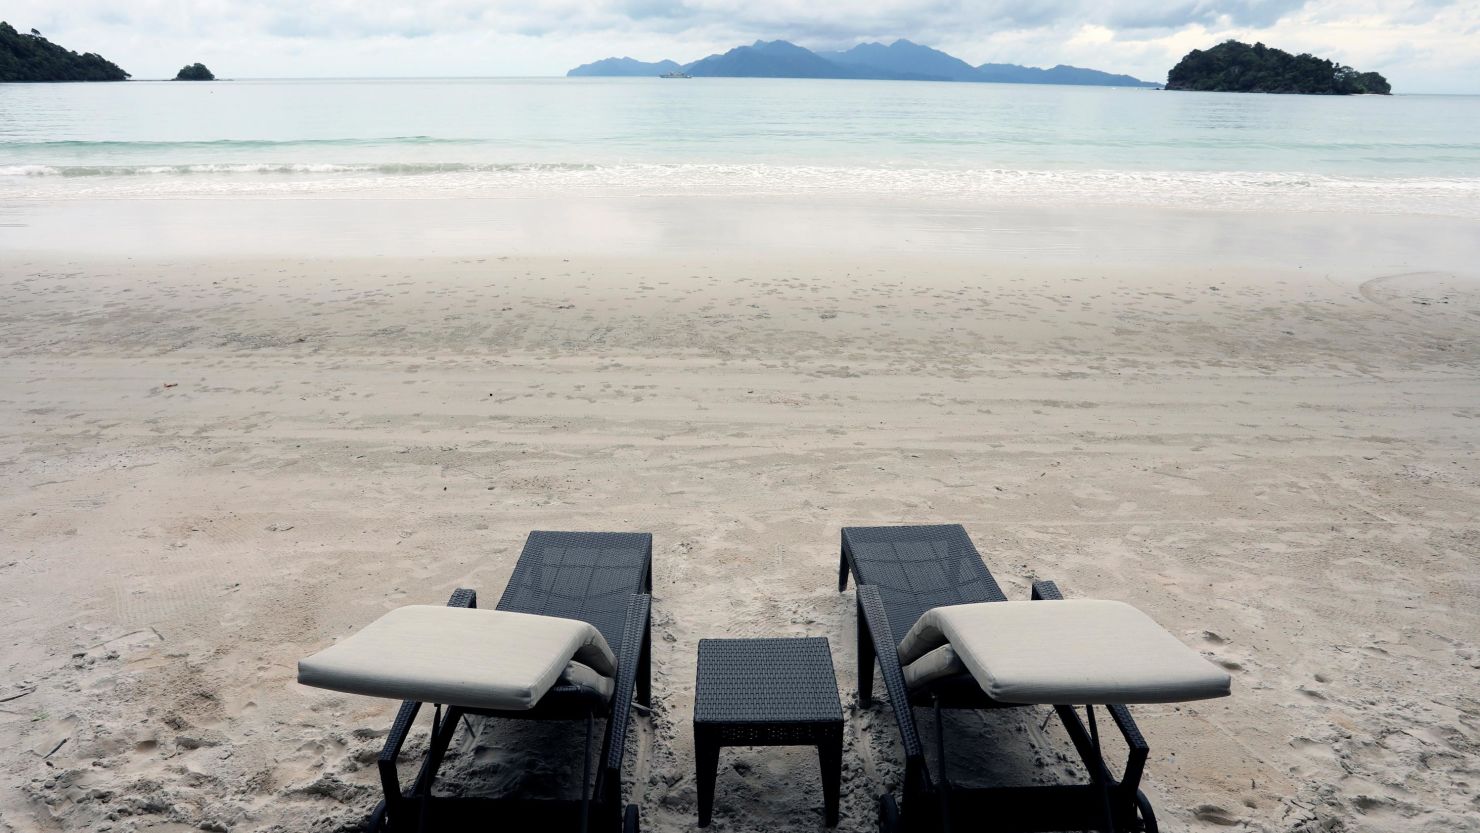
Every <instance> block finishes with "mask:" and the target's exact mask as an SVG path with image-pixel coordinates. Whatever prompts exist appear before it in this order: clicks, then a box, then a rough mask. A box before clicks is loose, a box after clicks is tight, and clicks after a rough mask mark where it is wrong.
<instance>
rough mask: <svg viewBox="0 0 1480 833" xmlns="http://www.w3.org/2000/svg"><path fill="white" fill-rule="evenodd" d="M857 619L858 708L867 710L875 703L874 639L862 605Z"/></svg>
mask: <svg viewBox="0 0 1480 833" xmlns="http://www.w3.org/2000/svg"><path fill="white" fill-rule="evenodd" d="M855 619H856V621H857V628H858V707H859V708H861V709H866V708H868V707H869V705H870V704H872V703H873V701H874V658H875V656H876V655H875V653H874V638H873V634H870V633H869V630H868V620H867V619H866V618H865V617H864V615H863V605H862V604H859V606H858V614H857V616H856V617H855Z"/></svg>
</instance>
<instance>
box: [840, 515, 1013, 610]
mask: <svg viewBox="0 0 1480 833" xmlns="http://www.w3.org/2000/svg"><path fill="white" fill-rule="evenodd" d="M843 549H844V552H845V554H847V555H848V557H849V559H850V560H851V561H852V563H853V566H854V569H855V570H857V572H858V583H859V584H872V585H874V586H876V587H878V588H879V595H880V597H881V598H882V600H883V602H884V607H885V610H886V611H887V613H888V615H889V628H890V630H892V631H893V632H894V633H895V634H897V635H903V634H906V633H908V632H909V630H910V628H912V627H914V625H915V622H916V621H917V620H919V618H920V616H922V615H923V614H924V613H925V611H927V610H930V609H931V608H933V607H943V606H945V605H958V604H972V603H975V602H1001V601H1006V600H1007V597H1006V596H1004V595H1003V594H1002V589H1001V588H999V587H998V586H997V581H996V580H995V579H993V578H992V574H991V573H990V572H989V571H988V570H987V565H986V564H985V563H983V562H982V557H981V555H980V554H979V553H977V551H976V547H975V546H973V545H972V543H971V539H970V538H969V537H967V535H966V530H965V529H964V528H962V527H961V526H960V525H958V524H949V525H945V526H875V527H846V528H844V529H843Z"/></svg>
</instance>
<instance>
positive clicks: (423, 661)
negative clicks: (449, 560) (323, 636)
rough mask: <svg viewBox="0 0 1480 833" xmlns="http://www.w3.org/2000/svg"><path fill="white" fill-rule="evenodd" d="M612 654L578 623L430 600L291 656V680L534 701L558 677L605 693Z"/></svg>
mask: <svg viewBox="0 0 1480 833" xmlns="http://www.w3.org/2000/svg"><path fill="white" fill-rule="evenodd" d="M615 673H616V659H615V658H614V657H613V656H612V652H611V649H610V648H608V647H607V644H606V640H605V639H603V638H602V637H601V632H600V631H598V630H596V628H595V627H593V626H591V625H590V624H588V623H586V622H581V621H578V620H575V619H560V618H556V617H553V616H535V615H533V614H529V613H510V612H507V611H502V610H477V609H473V608H463V607H442V606H438V605H412V606H410V607H402V608H398V609H396V610H392V611H391V612H389V613H387V614H385V615H384V616H382V617H380V618H379V619H377V620H375V621H374V622H371V623H370V624H369V625H366V626H365V627H364V628H363V629H361V630H360V631H358V632H356V633H354V634H352V635H350V636H348V637H346V638H345V639H343V640H341V641H340V642H338V643H337V644H335V645H331V646H329V647H328V648H325V649H324V650H322V651H320V652H318V653H317V654H314V655H313V656H311V657H308V658H306V659H302V660H299V661H298V682H300V683H302V684H304V685H309V686H314V687H316V688H327V689H332V690H334V691H345V692H349V693H351V694H368V695H370V696H373V697H389V698H391V699H395V700H419V701H421V702H424V703H442V704H444V705H450V706H462V707H465V708H474V709H498V710H505V711H516V710H524V709H530V708H533V707H534V705H535V704H536V703H538V702H539V701H540V698H541V697H543V696H545V692H547V691H549V690H550V687H551V686H553V685H554V684H555V682H556V681H557V680H560V679H562V678H565V680H566V681H567V682H573V683H577V684H585V685H587V686H588V687H592V688H596V689H597V690H599V691H604V692H606V694H607V696H610V691H611V685H610V683H609V682H607V683H605V684H601V683H596V682H594V681H593V677H594V678H597V679H605V680H608V681H609V680H610V678H611V677H613V676H615Z"/></svg>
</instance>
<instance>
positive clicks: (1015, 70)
mask: <svg viewBox="0 0 1480 833" xmlns="http://www.w3.org/2000/svg"><path fill="white" fill-rule="evenodd" d="M976 69H977V72H978V73H980V75H981V77H980V79H979V80H981V81H996V82H999V83H1006V84H1083V85H1088V86H1092V87H1156V86H1160V85H1158V84H1155V83H1152V82H1150V81H1142V80H1140V79H1139V78H1132V77H1131V76H1129V75H1115V74H1113V73H1109V72H1101V71H1099V70H1097V69H1084V68H1082V67H1071V66H1067V65H1065V64H1059V65H1058V66H1056V67H1054V68H1053V69H1039V68H1038V67H1025V66H1019V65H1018V64H982V65H981V66H979V67H977V68H976Z"/></svg>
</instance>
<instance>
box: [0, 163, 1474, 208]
mask: <svg viewBox="0 0 1480 833" xmlns="http://www.w3.org/2000/svg"><path fill="white" fill-rule="evenodd" d="M562 193H570V194H578V195H583V196H590V195H593V194H594V195H602V194H610V195H613V196H653V197H674V196H684V197H727V196H746V197H766V196H776V197H788V196H809V197H837V198H845V199H846V198H857V197H886V198H899V199H923V200H934V201H946V202H952V201H955V202H965V203H968V204H981V203H988V204H1006V203H1028V204H1070V205H1078V204H1085V203H1088V204H1098V205H1139V206H1158V207H1187V208H1216V209H1220V210H1290V211H1353V210H1355V211H1363V212H1367V213H1402V214H1408V213H1417V214H1439V215H1447V216H1456V217H1480V178H1474V177H1341V176H1324V175H1315V174H1303V173H1285V172H1243V171H1126V170H1012V169H1003V168H949V167H835V166H817V165H777V164H764V163H755V164H703V163H684V164H652V163H640V164H639V163H632V164H600V165H597V164H579V163H529V164H503V163H498V164H495V163H424V162H417V163H355V164H336V163H277V162H262V163H245V162H244V163H211V164H189V165H111V166H110V165H90V166H54V165H9V166H0V196H4V197H6V198H10V199H72V198H83V199H96V198H172V199H177V198H223V197H254V198H274V197H292V198H313V197H330V198H332V197H376V198H392V199H395V198H411V199H414V198H446V197H478V198H499V197H520V196H542V197H550V196H558V195H560V194H562Z"/></svg>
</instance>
